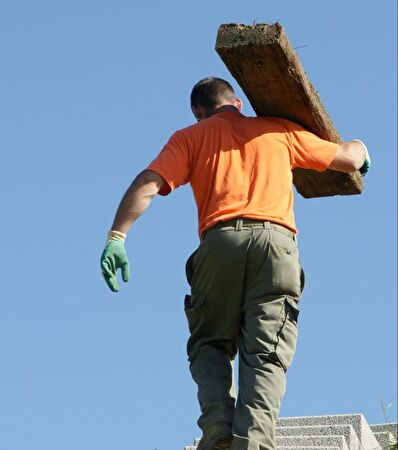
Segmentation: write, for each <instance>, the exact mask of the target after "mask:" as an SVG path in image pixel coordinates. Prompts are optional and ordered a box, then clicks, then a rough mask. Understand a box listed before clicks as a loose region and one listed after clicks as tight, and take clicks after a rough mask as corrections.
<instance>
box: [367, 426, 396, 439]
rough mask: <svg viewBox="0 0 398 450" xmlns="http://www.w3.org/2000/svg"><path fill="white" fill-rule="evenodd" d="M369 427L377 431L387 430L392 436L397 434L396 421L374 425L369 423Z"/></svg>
mask: <svg viewBox="0 0 398 450" xmlns="http://www.w3.org/2000/svg"><path fill="white" fill-rule="evenodd" d="M369 426H370V429H371V430H372V431H373V432H374V433H377V432H379V431H388V432H389V433H391V434H392V435H394V436H397V434H398V424H397V423H378V424H375V425H369Z"/></svg>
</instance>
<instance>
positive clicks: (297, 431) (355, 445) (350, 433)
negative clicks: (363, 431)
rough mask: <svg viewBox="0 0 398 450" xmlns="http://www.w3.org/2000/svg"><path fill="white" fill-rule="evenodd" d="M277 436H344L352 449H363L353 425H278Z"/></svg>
mask: <svg viewBox="0 0 398 450" xmlns="http://www.w3.org/2000/svg"><path fill="white" fill-rule="evenodd" d="M276 435H277V436H286V437H287V436H343V437H344V438H345V440H346V442H347V445H348V447H349V448H350V450H362V446H361V443H360V442H359V439H358V437H357V434H356V433H355V430H354V428H353V427H352V426H351V425H313V426H295V427H278V428H277V429H276Z"/></svg>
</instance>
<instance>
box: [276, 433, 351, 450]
mask: <svg viewBox="0 0 398 450" xmlns="http://www.w3.org/2000/svg"><path fill="white" fill-rule="evenodd" d="M275 440H276V448H277V449H279V448H280V447H288V448H292V447H315V448H319V447H337V448H338V449H339V450H350V448H349V446H348V444H347V441H346V440H345V438H344V436H277V437H276V439H275Z"/></svg>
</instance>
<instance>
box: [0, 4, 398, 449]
mask: <svg viewBox="0 0 398 450" xmlns="http://www.w3.org/2000/svg"><path fill="white" fill-rule="evenodd" d="M277 20H279V21H280V22H281V23H282V25H283V26H284V27H285V29H286V31H287V33H288V36H289V38H290V40H291V42H292V44H293V46H294V47H302V46H303V47H302V48H300V49H298V50H297V51H298V53H299V56H300V58H301V60H302V63H303V65H304V68H305V70H306V72H307V74H308V75H309V78H310V79H311V81H312V83H313V84H314V86H315V88H316V89H317V90H318V91H319V93H320V95H321V98H322V100H323V101H324V103H325V105H326V108H327V110H328V112H329V114H330V115H331V117H332V119H333V121H334V122H335V124H336V126H337V128H338V130H339V131H340V133H341V135H342V137H343V138H344V139H346V140H349V139H353V138H360V139H362V140H363V141H365V142H366V144H367V145H368V148H369V150H370V152H371V156H372V162H373V167H372V170H371V171H370V172H369V174H368V175H367V176H366V178H365V189H364V192H363V194H362V195H360V196H353V197H334V198H322V199H311V200H305V199H303V198H301V197H300V196H298V195H297V196H296V220H297V224H298V227H299V230H300V236H299V245H300V252H301V259H302V262H303V265H304V267H305V270H306V289H305V292H304V296H303V298H302V302H301V316H300V337H299V344H298V349H297V352H296V357H295V360H294V362H293V366H292V368H291V370H290V372H289V374H288V389H287V393H286V396H285V399H284V403H283V406H282V410H281V415H284V416H292V415H315V414H340V413H356V412H362V413H363V414H365V416H366V418H367V419H368V421H369V422H371V423H378V422H383V421H384V415H383V411H382V408H381V401H380V399H382V400H383V402H384V403H385V404H387V403H389V402H390V401H391V402H392V407H391V409H390V410H389V411H387V415H388V416H390V419H391V420H396V412H395V411H396V405H397V390H396V362H397V361H396V352H397V345H396V311H397V309H396V271H397V264H396V247H397V242H396V238H397V235H396V168H397V164H396V138H397V132H396V120H397V113H396V96H397V93H396V2H395V1H393V0H384V1H383V2H377V1H375V0H372V1H371V0H349V1H346V0H335V1H333V2H331V1H329V2H327V1H318V0H316V1H315V0H305V1H297V0H280V1H278V2H275V1H265V0H261V1H258V0H251V1H247V2H241V1H231V0H229V1H227V0H218V1H216V2H213V1H210V0H203V1H202V2H187V1H182V0H181V1H180V0H171V1H169V2H160V1H159V0H157V1H152V2H146V3H144V2H141V1H140V2H137V1H127V0H124V1H119V0H115V1H113V2H105V1H101V0H100V1H95V2H94V1H86V0H82V1H76V0H70V1H67V2H66V1H63V2H62V1H48V0H47V1H46V0H44V1H35V2H33V1H27V0H25V1H19V0H15V1H11V0H2V1H1V3H0V42H1V45H0V60H1V71H0V149H1V161H2V163H1V165H0V188H1V196H2V211H3V215H2V217H3V220H2V227H1V234H0V239H1V241H0V243H1V249H2V258H1V262H0V266H1V267H0V273H1V275H2V277H1V279H2V288H1V310H2V312H1V315H0V357H1V366H0V448H1V449H4V450H26V449H29V450H70V449H74V450H83V449H84V450H86V449H91V448H92V449H94V448H95V449H96V450H113V449H116V448H117V449H118V450H127V449H129V450H131V449H133V450H154V449H157V450H178V449H181V450H182V448H183V446H184V445H187V444H189V443H191V442H192V440H193V438H194V437H195V436H199V435H200V431H199V429H198V428H197V425H196V419H197V417H198V414H199V410H198V406H197V402H196V392H195V386H194V384H193V382H192V381H191V379H190V374H189V370H188V363H187V359H186V353H185V345H186V339H187V337H188V329H187V325H186V321H185V316H184V312H183V298H184V294H185V293H186V292H188V291H187V289H188V286H187V283H186V280H185V278H184V270H183V268H184V264H185V260H186V258H187V257H188V256H189V254H190V253H191V252H192V251H193V250H194V249H195V248H196V246H197V245H198V238H197V223H196V210H195V205H194V201H193V196H192V194H191V191H190V188H189V187H188V186H185V187H182V188H180V189H178V190H176V191H175V192H174V193H173V194H172V195H171V196H169V197H167V198H156V199H155V200H154V202H153V204H152V205H151V207H150V209H149V210H148V211H147V213H146V214H145V215H144V216H143V217H141V218H140V219H139V221H138V222H137V223H136V224H134V226H133V228H132V229H131V232H130V234H129V236H128V239H127V244H126V245H127V250H128V254H129V258H130V262H131V267H132V279H131V281H130V282H129V283H128V284H123V285H122V287H121V290H120V292H119V293H118V294H113V293H111V292H110V291H109V290H108V288H107V287H106V285H105V283H104V281H103V280H102V278H101V276H100V270H99V256H100V254H101V252H102V249H103V245H104V241H105V237H106V233H107V231H108V229H109V227H110V225H111V223H112V219H113V215H114V212H115V209H116V206H117V204H118V202H119V200H120V198H121V196H122V194H123V193H124V191H125V189H126V188H127V187H128V185H129V183H130V182H131V181H132V179H133V178H134V177H135V175H136V174H137V173H138V172H139V171H141V170H142V169H143V168H145V166H146V165H147V164H148V163H149V162H150V161H151V160H152V159H153V158H154V157H155V156H156V155H157V153H158V152H159V151H160V149H161V148H162V146H163V145H164V143H165V142H166V140H167V139H168V137H169V136H170V135H171V133H172V132H173V131H175V130H176V129H178V128H182V127H184V126H187V125H189V124H191V123H193V121H194V119H193V116H192V115H191V112H190V108H189V102H188V99H189V93H190V90H191V88H192V86H193V84H194V83H195V82H196V81H198V80H199V79H201V78H203V77H204V76H207V75H216V76H220V77H223V78H227V79H229V80H230V81H232V82H233V85H234V86H235V88H236V90H237V92H238V93H239V94H241V91H240V89H239V87H238V86H237V85H236V83H234V80H232V79H231V77H230V75H229V73H228V71H227V70H226V68H225V66H224V65H223V63H222V61H221V60H220V59H219V57H218V55H217V54H216V53H215V51H214V45H215V38H216V33H217V29H218V26H219V25H220V24H222V23H231V22H242V23H246V24H250V23H253V21H256V22H275V21H277ZM244 101H245V99H244ZM244 112H245V113H246V114H248V115H251V114H253V111H252V109H251V108H250V105H249V104H248V102H247V101H245V108H244Z"/></svg>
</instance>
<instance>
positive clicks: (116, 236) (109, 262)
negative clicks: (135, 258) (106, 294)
mask: <svg viewBox="0 0 398 450" xmlns="http://www.w3.org/2000/svg"><path fill="white" fill-rule="evenodd" d="M125 238H126V235H125V234H123V233H120V232H119V231H110V232H109V233H108V239H107V243H106V245H105V248H104V251H103V252H102V255H101V271H102V275H103V277H104V278H105V281H106V284H107V285H108V286H109V288H110V290H111V291H113V292H118V291H119V284H118V282H117V276H116V271H117V269H119V268H120V269H121V271H122V279H123V281H125V282H127V281H129V279H130V265H129V261H128V259H127V253H126V249H125V248H124V240H125Z"/></svg>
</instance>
